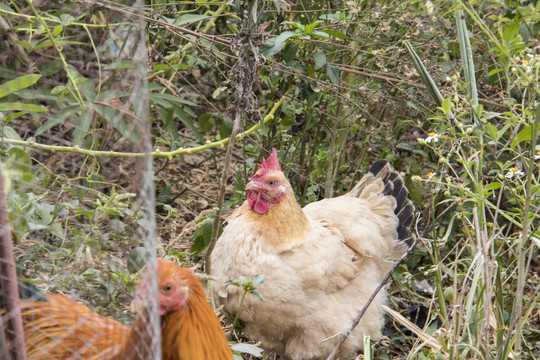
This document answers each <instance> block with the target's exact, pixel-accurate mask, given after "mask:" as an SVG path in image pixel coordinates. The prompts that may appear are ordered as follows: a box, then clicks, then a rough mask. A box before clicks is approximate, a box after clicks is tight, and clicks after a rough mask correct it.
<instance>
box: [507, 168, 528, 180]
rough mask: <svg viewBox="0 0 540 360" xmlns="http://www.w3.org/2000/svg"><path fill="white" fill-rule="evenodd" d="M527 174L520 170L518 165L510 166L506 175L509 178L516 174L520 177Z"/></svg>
mask: <svg viewBox="0 0 540 360" xmlns="http://www.w3.org/2000/svg"><path fill="white" fill-rule="evenodd" d="M523 175H525V173H524V172H523V171H521V170H519V169H518V168H517V167H513V168H510V170H508V172H507V173H506V175H504V176H505V177H506V178H507V179H512V178H513V177H514V176H517V177H520V176H523Z"/></svg>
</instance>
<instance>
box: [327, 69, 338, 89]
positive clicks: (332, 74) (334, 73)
mask: <svg viewBox="0 0 540 360" xmlns="http://www.w3.org/2000/svg"><path fill="white" fill-rule="evenodd" d="M326 75H328V78H329V79H330V81H331V82H333V83H334V84H336V85H339V68H338V67H337V66H336V65H330V64H327V65H326Z"/></svg>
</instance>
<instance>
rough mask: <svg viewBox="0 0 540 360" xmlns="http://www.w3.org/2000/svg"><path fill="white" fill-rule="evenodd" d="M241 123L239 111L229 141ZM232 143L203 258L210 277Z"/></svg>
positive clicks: (226, 159) (224, 166)
mask: <svg viewBox="0 0 540 360" xmlns="http://www.w3.org/2000/svg"><path fill="white" fill-rule="evenodd" d="M241 123H242V113H241V112H240V111H237V112H236V117H235V119H234V124H233V129H232V132H231V139H233V138H235V137H236V134H237V133H238V130H239V129H240V125H241ZM233 146H234V142H233V141H230V142H229V146H227V152H226V153H225V164H224V165H223V171H222V172H221V180H220V181H219V184H220V186H219V195H218V201H217V205H216V206H217V209H216V215H215V216H214V227H213V228H212V237H211V238H210V243H209V244H208V248H207V249H206V254H205V258H204V264H205V266H204V271H205V272H206V273H207V274H208V275H210V274H211V273H212V261H211V256H212V251H213V250H214V247H215V246H216V242H217V238H218V234H219V225H220V224H221V208H222V206H223V201H224V200H225V187H226V186H225V185H226V184H227V177H228V175H229V168H230V166H231V157H232V148H233Z"/></svg>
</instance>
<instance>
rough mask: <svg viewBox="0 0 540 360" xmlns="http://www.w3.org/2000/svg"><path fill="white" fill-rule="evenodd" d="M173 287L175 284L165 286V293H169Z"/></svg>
mask: <svg viewBox="0 0 540 360" xmlns="http://www.w3.org/2000/svg"><path fill="white" fill-rule="evenodd" d="M172 289H173V286H172V285H171V284H167V285H165V286H164V287H163V292H164V293H165V294H168V293H170V292H171V291H172Z"/></svg>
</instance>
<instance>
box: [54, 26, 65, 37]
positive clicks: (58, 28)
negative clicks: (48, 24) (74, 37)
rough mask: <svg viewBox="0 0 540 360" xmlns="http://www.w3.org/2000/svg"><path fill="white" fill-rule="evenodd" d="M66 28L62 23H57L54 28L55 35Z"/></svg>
mask: <svg viewBox="0 0 540 360" xmlns="http://www.w3.org/2000/svg"><path fill="white" fill-rule="evenodd" d="M62 30H64V27H63V26H62V25H56V26H55V27H54V29H53V35H54V36H58V34H60V33H61V32H62Z"/></svg>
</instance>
